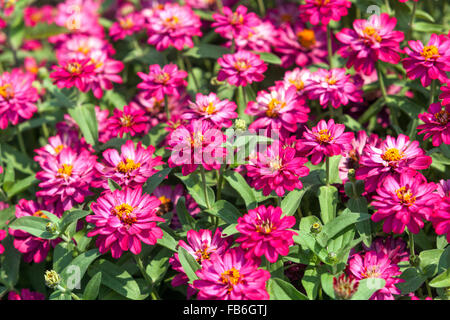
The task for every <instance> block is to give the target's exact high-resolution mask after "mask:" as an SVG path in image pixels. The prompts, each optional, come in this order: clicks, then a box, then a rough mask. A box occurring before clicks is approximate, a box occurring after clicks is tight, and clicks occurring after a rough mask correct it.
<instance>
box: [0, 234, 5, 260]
mask: <svg viewBox="0 0 450 320" xmlns="http://www.w3.org/2000/svg"><path fill="white" fill-rule="evenodd" d="M5 238H6V231H5V230H0V241H2V240H3V239H5ZM3 252H5V247H4V246H2V244H1V243H0V254H2V253H3Z"/></svg>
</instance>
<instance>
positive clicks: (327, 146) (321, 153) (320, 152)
mask: <svg viewBox="0 0 450 320" xmlns="http://www.w3.org/2000/svg"><path fill="white" fill-rule="evenodd" d="M305 130H306V131H305V132H303V139H299V142H298V143H297V150H299V151H301V152H304V153H306V156H309V155H312V157H311V163H312V164H313V165H317V164H318V163H320V162H321V161H322V160H323V158H324V157H332V156H336V155H340V154H342V153H344V152H345V151H347V150H349V149H350V148H351V143H352V140H353V139H354V134H353V132H345V133H344V130H345V125H343V124H335V123H334V120H333V119H330V120H328V123H327V122H326V121H325V120H320V121H319V123H318V124H317V126H315V127H313V128H312V129H311V130H310V129H309V128H307V127H305Z"/></svg>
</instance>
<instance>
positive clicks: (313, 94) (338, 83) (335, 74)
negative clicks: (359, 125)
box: [307, 68, 363, 109]
mask: <svg viewBox="0 0 450 320" xmlns="http://www.w3.org/2000/svg"><path fill="white" fill-rule="evenodd" d="M307 92H308V96H309V99H311V100H316V99H319V102H320V105H321V106H323V108H327V107H328V104H331V105H332V106H333V108H335V109H337V108H339V107H340V106H341V105H344V106H345V105H347V104H348V103H349V102H350V101H352V102H362V101H363V99H362V90H361V89H360V88H359V87H358V86H357V85H355V80H354V79H353V77H352V76H351V75H349V74H346V70H345V69H344V68H335V69H331V70H326V69H319V70H317V71H316V72H314V73H313V74H312V76H311V78H310V80H309V85H308V88H307Z"/></svg>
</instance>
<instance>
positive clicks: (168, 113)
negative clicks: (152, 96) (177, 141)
mask: <svg viewBox="0 0 450 320" xmlns="http://www.w3.org/2000/svg"><path fill="white" fill-rule="evenodd" d="M164 110H166V117H167V121H170V110H169V97H168V96H167V94H165V95H164Z"/></svg>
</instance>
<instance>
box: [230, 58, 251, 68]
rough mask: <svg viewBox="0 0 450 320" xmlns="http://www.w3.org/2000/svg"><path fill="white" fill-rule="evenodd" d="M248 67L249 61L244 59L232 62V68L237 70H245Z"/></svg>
mask: <svg viewBox="0 0 450 320" xmlns="http://www.w3.org/2000/svg"><path fill="white" fill-rule="evenodd" d="M250 67H251V65H250V64H249V63H247V61H245V60H238V61H236V63H235V64H234V68H235V69H236V70H237V71H245V70H248V69H249V68H250Z"/></svg>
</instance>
